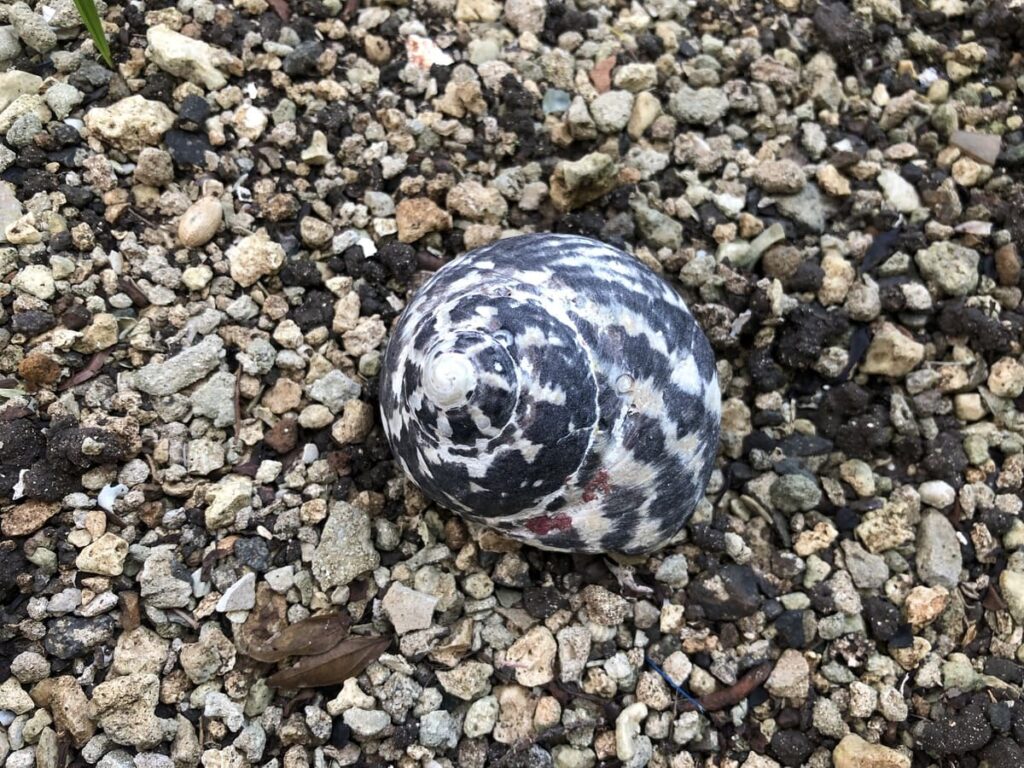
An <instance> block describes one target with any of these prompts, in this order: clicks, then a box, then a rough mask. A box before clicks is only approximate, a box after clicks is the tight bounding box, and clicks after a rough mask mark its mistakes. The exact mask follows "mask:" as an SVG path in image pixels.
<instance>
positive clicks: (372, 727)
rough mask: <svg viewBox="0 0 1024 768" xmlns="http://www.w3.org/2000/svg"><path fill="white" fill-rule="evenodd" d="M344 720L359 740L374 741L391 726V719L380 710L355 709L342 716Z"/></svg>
mask: <svg viewBox="0 0 1024 768" xmlns="http://www.w3.org/2000/svg"><path fill="white" fill-rule="evenodd" d="M342 719H343V720H344V721H345V725H347V726H348V727H349V728H351V729H352V734H353V735H354V736H355V737H356V738H358V739H374V738H376V737H378V736H380V735H381V734H382V733H383V732H384V731H385V730H386V729H387V728H388V727H389V726H390V725H391V718H390V717H388V715H387V713H386V712H381V711H380V710H379V709H359V708H358V707H353V708H352V709H349V710H347V711H346V712H345V714H344V715H342Z"/></svg>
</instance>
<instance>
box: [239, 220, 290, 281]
mask: <svg viewBox="0 0 1024 768" xmlns="http://www.w3.org/2000/svg"><path fill="white" fill-rule="evenodd" d="M227 257H228V262H229V264H230V265H231V279H232V280H234V281H235V282H236V283H238V284H239V285H241V286H242V287H243V288H248V287H249V286H251V285H254V284H255V283H256V281H258V280H260V279H261V278H263V277H266V276H267V275H272V274H274V273H275V272H277V270H279V269H280V268H281V265H282V264H284V248H283V247H282V246H281V244H280V243H278V242H276V241H274V240H271V239H270V236H269V235H268V234H267V232H266V230H263V229H261V230H259V231H258V232H257V233H256V234H254V235H248V236H246V237H243V238H242V239H241V240H239V241H238V242H237V243H235V244H234V245H233V246H231V247H230V248H229V249H228V251H227Z"/></svg>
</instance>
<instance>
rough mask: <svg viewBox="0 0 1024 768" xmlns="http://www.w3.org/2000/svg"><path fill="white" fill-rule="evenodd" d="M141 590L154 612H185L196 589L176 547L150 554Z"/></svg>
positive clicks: (159, 549)
mask: <svg viewBox="0 0 1024 768" xmlns="http://www.w3.org/2000/svg"><path fill="white" fill-rule="evenodd" d="M246 501H248V500H246ZM232 519H234V518H233V517H232ZM139 587H140V595H141V596H142V599H143V600H144V601H145V602H146V603H147V604H148V605H151V606H152V607H154V608H184V607H186V606H187V605H188V603H189V599H190V598H191V597H192V585H191V582H190V580H189V577H188V572H187V571H186V570H185V566H184V564H183V563H182V562H181V561H180V560H178V559H177V557H176V556H175V554H174V547H173V545H164V546H159V547H154V548H153V549H151V550H150V553H149V556H148V557H147V558H146V559H145V560H144V561H143V564H142V571H141V572H140V573H139Z"/></svg>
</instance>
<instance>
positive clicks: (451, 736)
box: [419, 710, 459, 749]
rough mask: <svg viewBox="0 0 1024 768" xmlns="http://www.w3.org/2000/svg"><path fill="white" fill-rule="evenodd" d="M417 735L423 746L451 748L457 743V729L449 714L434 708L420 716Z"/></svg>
mask: <svg viewBox="0 0 1024 768" xmlns="http://www.w3.org/2000/svg"><path fill="white" fill-rule="evenodd" d="M419 737H420V743H421V744H423V746H425V747H429V748H434V749H436V748H442V749H451V748H452V747H454V746H455V745H456V744H457V743H458V740H459V730H458V727H457V725H456V722H455V719H454V718H453V717H452V716H451V715H450V714H448V713H447V712H445V711H443V710H435V711H434V712H428V713H427V714H425V715H424V716H423V717H422V718H420V730H419Z"/></svg>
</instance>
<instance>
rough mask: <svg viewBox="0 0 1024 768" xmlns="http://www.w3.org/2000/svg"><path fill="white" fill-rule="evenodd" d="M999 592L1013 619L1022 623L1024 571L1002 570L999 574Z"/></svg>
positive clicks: (1023, 611) (1023, 616)
mask: <svg viewBox="0 0 1024 768" xmlns="http://www.w3.org/2000/svg"><path fill="white" fill-rule="evenodd" d="M999 592H1000V594H1002V596H1003V600H1005V601H1006V606H1007V609H1008V610H1009V611H1010V615H1011V616H1013V620H1014V621H1016V622H1018V623H1024V573H1020V572H1019V571H1011V570H1009V569H1006V570H1004V571H1003V572H1002V573H1000V574H999Z"/></svg>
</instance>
